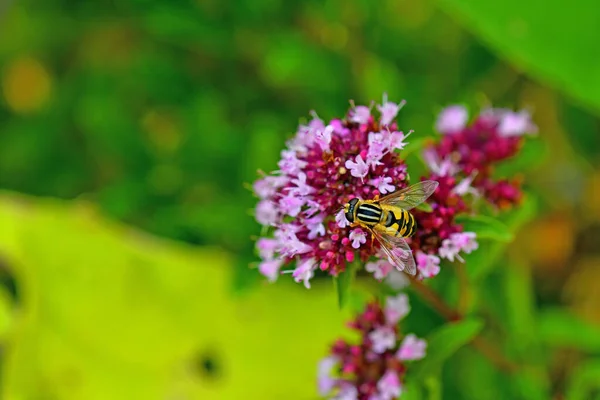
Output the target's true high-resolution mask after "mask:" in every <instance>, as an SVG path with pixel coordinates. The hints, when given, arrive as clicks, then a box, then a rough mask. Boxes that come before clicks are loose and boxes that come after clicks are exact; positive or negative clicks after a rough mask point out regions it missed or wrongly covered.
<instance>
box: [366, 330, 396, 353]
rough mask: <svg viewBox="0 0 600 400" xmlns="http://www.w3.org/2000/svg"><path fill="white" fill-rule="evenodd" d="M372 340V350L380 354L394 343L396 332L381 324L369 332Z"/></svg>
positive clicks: (392, 346)
mask: <svg viewBox="0 0 600 400" xmlns="http://www.w3.org/2000/svg"><path fill="white" fill-rule="evenodd" d="M369 339H370V340H371V342H372V346H373V352H375V353H377V354H381V353H383V352H384V351H386V350H388V349H392V348H394V346H395V345H396V332H394V330H393V329H392V328H389V327H387V326H383V327H380V328H377V329H375V330H374V331H373V332H371V333H370V334H369Z"/></svg>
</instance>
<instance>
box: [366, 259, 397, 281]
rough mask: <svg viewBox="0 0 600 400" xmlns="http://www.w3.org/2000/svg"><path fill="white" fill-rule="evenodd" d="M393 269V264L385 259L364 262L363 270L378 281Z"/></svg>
mask: <svg viewBox="0 0 600 400" xmlns="http://www.w3.org/2000/svg"><path fill="white" fill-rule="evenodd" d="M393 269H394V266H393V265H392V264H390V262H389V261H386V260H376V261H371V262H368V263H366V264H365V270H366V271H367V272H371V273H372V274H373V277H374V278H375V279H377V280H378V281H380V280H382V279H383V278H385V277H386V276H387V275H388V274H389V273H390V272H391V271H392V270H393Z"/></svg>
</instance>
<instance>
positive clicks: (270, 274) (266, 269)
mask: <svg viewBox="0 0 600 400" xmlns="http://www.w3.org/2000/svg"><path fill="white" fill-rule="evenodd" d="M282 264H283V261H282V260H269V261H263V262H261V263H260V264H259V266H258V271H259V272H260V273H261V274H262V275H264V276H265V277H266V278H267V279H268V280H269V281H270V282H274V281H275V280H276V279H277V275H279V269H280V268H281V265H282Z"/></svg>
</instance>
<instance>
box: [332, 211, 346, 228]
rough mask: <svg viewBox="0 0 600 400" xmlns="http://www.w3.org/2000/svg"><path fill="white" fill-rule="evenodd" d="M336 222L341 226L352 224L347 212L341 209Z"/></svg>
mask: <svg viewBox="0 0 600 400" xmlns="http://www.w3.org/2000/svg"><path fill="white" fill-rule="evenodd" d="M335 222H336V223H337V226H339V227H340V228H345V227H347V226H349V225H350V222H349V221H348V220H347V219H346V214H345V213H344V210H340V211H339V212H338V213H337V214H336V215H335Z"/></svg>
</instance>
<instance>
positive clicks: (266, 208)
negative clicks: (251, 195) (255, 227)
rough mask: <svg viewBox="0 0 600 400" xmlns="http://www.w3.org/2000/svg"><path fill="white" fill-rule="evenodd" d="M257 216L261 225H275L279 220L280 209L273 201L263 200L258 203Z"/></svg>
mask: <svg viewBox="0 0 600 400" xmlns="http://www.w3.org/2000/svg"><path fill="white" fill-rule="evenodd" d="M255 217H256V220H257V221H258V222H259V223H260V224H261V225H275V224H277V222H279V211H278V209H277V206H276V205H275V203H273V202H272V201H270V200H261V201H259V202H258V204H257V205H256V213H255Z"/></svg>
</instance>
